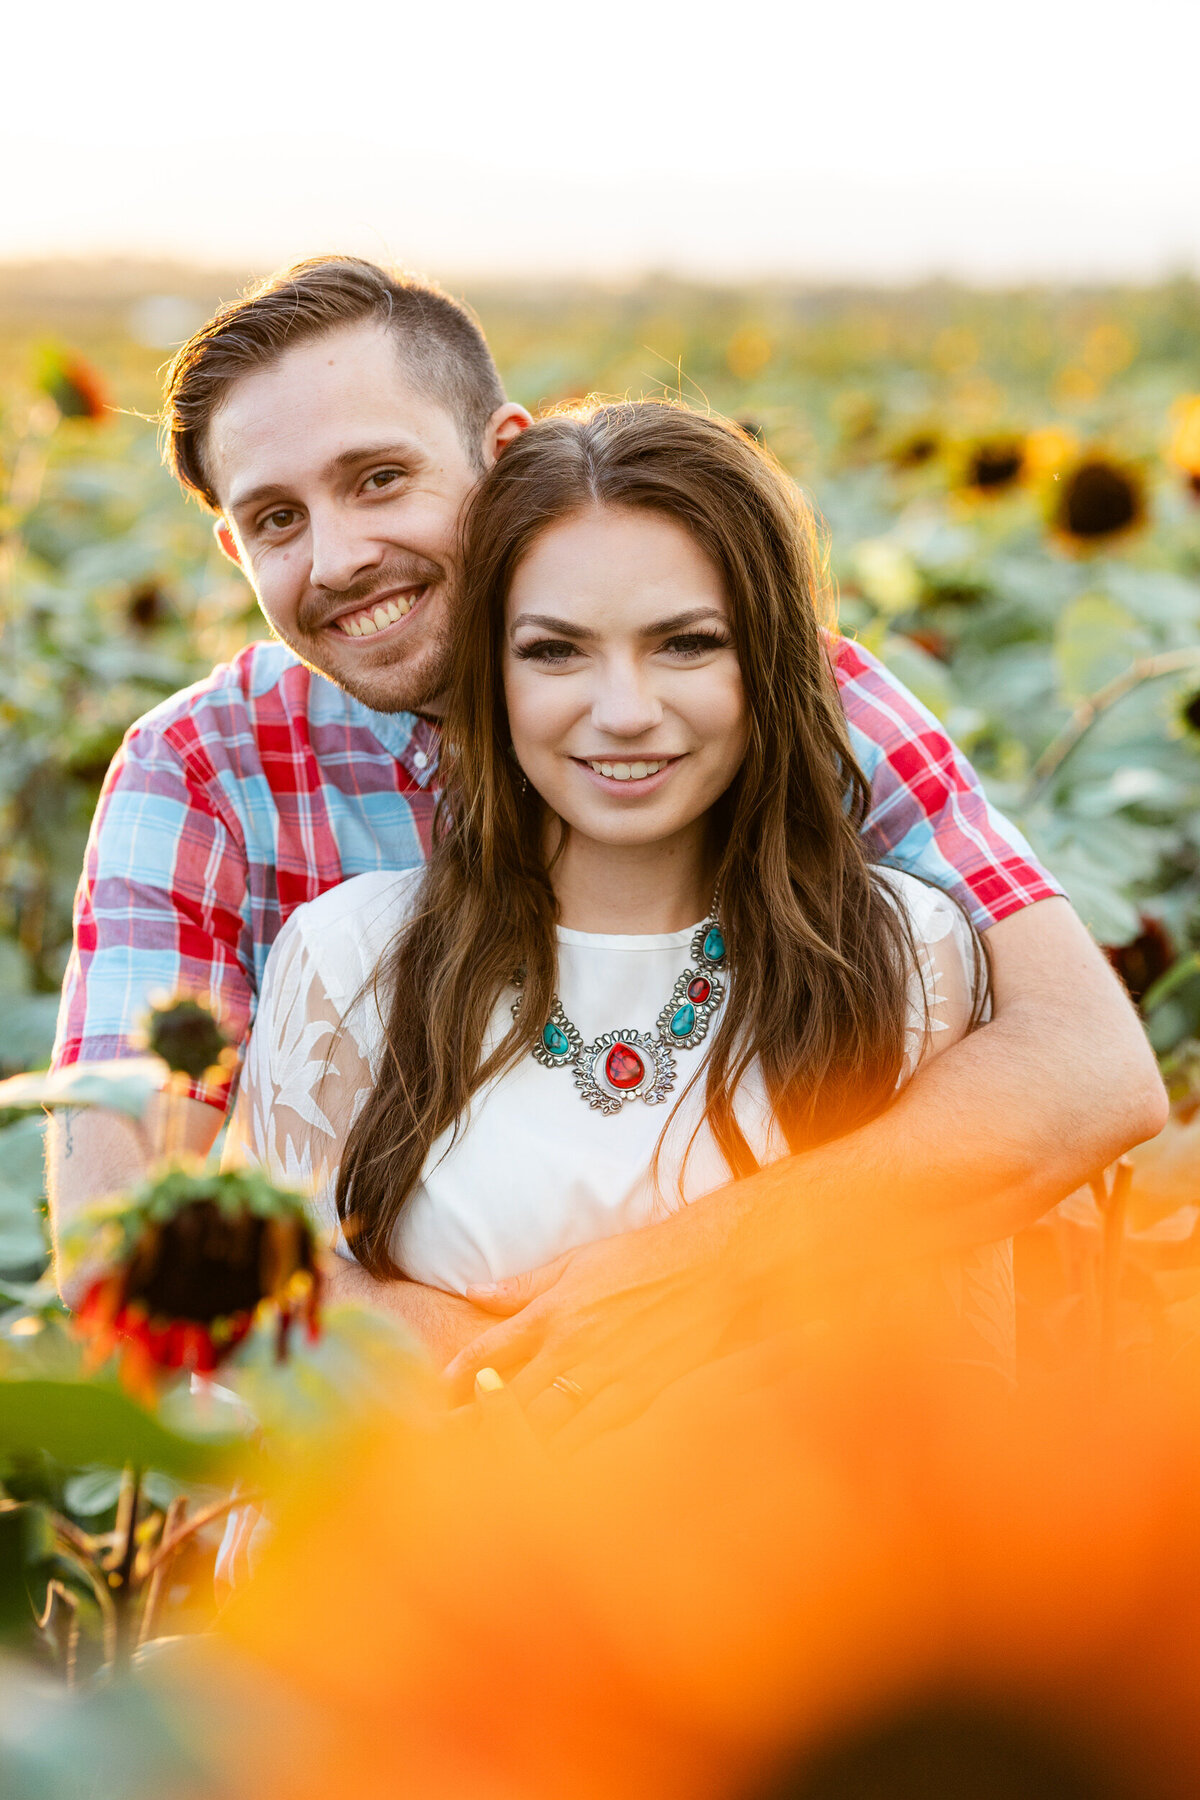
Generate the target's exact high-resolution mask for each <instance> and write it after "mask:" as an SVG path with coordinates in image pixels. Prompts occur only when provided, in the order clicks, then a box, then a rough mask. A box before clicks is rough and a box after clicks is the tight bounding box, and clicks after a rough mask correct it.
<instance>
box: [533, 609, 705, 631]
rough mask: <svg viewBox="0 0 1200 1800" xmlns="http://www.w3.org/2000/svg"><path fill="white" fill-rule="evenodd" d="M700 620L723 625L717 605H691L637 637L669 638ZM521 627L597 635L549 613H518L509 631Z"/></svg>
mask: <svg viewBox="0 0 1200 1800" xmlns="http://www.w3.org/2000/svg"><path fill="white" fill-rule="evenodd" d="M704 619H720V621H721V623H722V624H724V623H725V614H724V613H723V612H722V611H721V609H720V607H719V606H695V607H693V608H692V609H691V611H690V612H681V613H673V614H672V615H671V617H670V618H669V619H656V620H655V621H654V623H653V624H652V625H646V626H643V628H642V630H641V631H640V632H639V634H638V635H639V636H640V637H648V638H651V637H669V636H670V635H671V633H672V632H673V631H685V630H686V629H687V627H688V626H689V625H699V624H700V622H701V621H702V620H704ZM522 625H534V626H536V627H537V629H538V630H539V631H555V632H557V633H558V635H559V636H560V637H569V638H594V637H595V636H596V635H597V634H596V633H595V632H594V631H592V630H591V629H590V627H589V626H587V625H578V624H576V623H575V622H574V621H573V620H571V619H556V618H554V617H553V616H552V615H551V614H550V613H518V614H517V616H516V618H515V619H514V620H513V622H512V624H511V625H510V626H509V628H508V629H509V632H510V633H512V632H514V631H517V630H519V628H520V627H521V626H522Z"/></svg>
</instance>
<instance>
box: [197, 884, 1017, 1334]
mask: <svg viewBox="0 0 1200 1800" xmlns="http://www.w3.org/2000/svg"><path fill="white" fill-rule="evenodd" d="M421 873H422V871H420V870H419V869H418V870H410V871H408V872H407V873H405V874H400V875H397V874H392V873H375V874H369V875H359V876H355V877H353V878H352V879H351V880H349V881H345V882H343V883H342V884H341V885H340V886H338V887H336V888H333V889H331V890H330V891H329V892H328V893H326V894H323V895H322V896H321V897H320V898H319V899H317V900H314V901H311V902H310V903H309V904H307V905H305V906H300V907H298V908H297V909H296V911H295V912H294V913H293V914H292V915H291V917H290V918H289V920H288V922H287V924H286V925H285V926H284V928H283V930H282V931H281V932H280V934H279V937H278V939H277V940H276V942H275V944H274V946H273V948H272V950H271V954H270V957H269V959H268V961H267V966H266V970H265V973H264V978H263V984H262V991H261V996H260V999H259V1006H258V1015H257V1020H256V1023H255V1027H254V1030H253V1032H252V1034H251V1038H250V1043H249V1047H248V1050H247V1055H246V1063H245V1067H244V1069H243V1071H242V1077H241V1084H240V1088H239V1093H238V1101H237V1107H236V1110H235V1114H234V1120H233V1125H232V1128H231V1134H230V1136H231V1145H232V1149H231V1154H232V1155H233V1156H235V1157H237V1156H240V1157H242V1158H243V1159H248V1160H250V1161H253V1162H256V1163H259V1164H261V1165H263V1166H264V1167H265V1168H267V1169H268V1170H269V1171H270V1173H271V1174H272V1176H273V1177H274V1178H275V1179H276V1180H279V1181H281V1182H286V1183H288V1184H290V1185H293V1186H296V1185H299V1186H302V1187H305V1188H308V1189H310V1190H311V1191H312V1192H313V1195H314V1203H315V1206H316V1209H317V1212H318V1215H319V1217H320V1219H321V1221H322V1222H323V1224H324V1225H325V1226H326V1227H327V1229H328V1230H329V1232H330V1234H331V1235H332V1236H333V1239H334V1242H335V1247H336V1248H337V1249H338V1250H339V1252H340V1253H341V1254H343V1255H348V1254H349V1252H348V1250H347V1248H346V1245H345V1241H344V1239H343V1238H342V1235H341V1232H340V1228H339V1227H338V1223H337V1218H336V1212H335V1208H334V1192H335V1187H336V1174H337V1163H338V1156H339V1152H340V1147H341V1145H342V1143H343V1142H344V1141H345V1137H346V1134H347V1132H348V1130H349V1128H350V1125H351V1124H352V1123H353V1120H354V1119H355V1117H356V1116H357V1114H358V1112H359V1110H360V1108H361V1107H362V1105H363V1103H364V1101H365V1100H366V1098H367V1095H368V1093H369V1091H370V1089H371V1086H372V1085H373V1082H374V1079H375V1075H376V1072H377V1070H378V1068H379V1067H380V1058H381V1053H382V1050H383V1044H384V1032H383V1022H382V1019H381V1015H380V1005H381V1004H382V1006H383V1007H384V1009H385V1011H386V996H381V997H380V1000H379V1001H377V1000H376V998H375V995H374V993H373V991H371V990H369V991H368V993H367V995H366V997H365V998H362V997H361V995H362V990H363V985H364V983H365V982H369V980H370V977H371V976H372V974H373V972H374V971H375V970H376V968H377V967H378V965H379V963H380V960H381V958H382V957H383V955H384V953H385V952H386V950H387V948H388V946H389V944H390V943H391V941H392V939H393V937H394V935H395V933H396V931H397V930H398V928H399V927H400V926H401V925H402V924H403V923H404V921H405V919H406V917H407V916H408V912H409V908H410V905H411V901H412V897H413V895H414V893H415V891H416V886H417V884H418V883H419V881H420V879H421ZM885 874H886V876H887V880H888V882H889V885H890V888H891V890H892V893H893V894H894V896H895V898H896V900H897V903H898V904H901V905H903V906H904V907H905V908H906V909H907V911H908V914H909V918H910V920H911V923H912V927H913V937H914V941H915V943H916V944H917V946H918V950H919V967H918V968H916V969H914V970H913V972H912V975H911V978H910V982H909V1031H908V1044H907V1053H906V1058H905V1067H904V1070H903V1073H902V1075H901V1078H900V1079H901V1082H903V1081H906V1080H907V1079H908V1077H909V1076H910V1075H911V1074H912V1072H913V1069H914V1068H915V1067H916V1066H917V1064H918V1063H919V1062H920V1061H922V1060H923V1059H925V1058H927V1057H929V1056H932V1055H935V1054H937V1052H938V1051H939V1050H940V1049H943V1048H945V1047H946V1046H948V1045H949V1044H952V1043H954V1042H956V1041H957V1040H958V1039H959V1038H960V1037H961V1036H962V1035H963V1033H964V1031H965V1030H966V1027H967V1024H968V1021H969V1018H970V1013H971V981H970V970H971V967H972V951H971V938H970V933H969V929H968V927H967V925H966V922H965V920H964V919H963V916H962V914H961V912H960V911H959V909H958V907H957V906H955V905H954V903H953V902H952V901H951V900H949V899H948V898H947V897H946V896H945V895H944V894H942V893H940V892H939V891H938V890H936V889H934V888H930V887H928V886H926V885H925V884H924V883H923V882H920V881H917V880H916V879H915V878H914V877H912V876H910V875H905V874H901V873H899V872H897V871H894V870H887V871H885ZM694 930H695V927H694V926H689V927H688V929H687V930H686V931H675V932H666V933H662V934H659V935H655V936H645V937H615V936H607V935H601V934H597V933H592V932H581V931H570V930H567V929H565V928H563V927H560V928H559V930H558V956H559V980H558V991H559V995H560V997H561V1000H562V1005H563V1010H564V1011H565V1013H566V1014H567V1017H568V1018H569V1019H570V1020H571V1021H572V1022H573V1023H574V1024H575V1025H576V1026H577V1027H578V1029H579V1031H580V1032H581V1034H582V1036H583V1041H584V1043H585V1044H586V1043H589V1042H591V1041H592V1040H593V1039H594V1038H596V1037H598V1036H600V1035H601V1034H602V1033H604V1032H608V1031H614V1030H621V1031H627V1030H639V1031H649V1032H650V1033H651V1034H653V1032H654V1029H655V1021H656V1019H657V1017H658V1014H659V1012H660V1010H661V1009H662V1007H663V1006H664V1004H665V1002H666V1000H667V998H668V997H669V995H670V994H671V991H672V989H673V987H674V985H675V982H676V980H677V979H678V977H679V976H680V974H681V973H682V971H683V970H684V968H685V967H687V966H689V963H690V960H691V959H690V955H689V952H690V946H691V940H692V935H693V932H694ZM515 998H516V992H515V990H513V991H511V992H509V993H506V994H504V995H503V996H502V997H501V999H500V1001H499V1002H498V1004H497V1007H496V1010H495V1013H494V1015H493V1018H492V1022H491V1025H490V1027H489V1038H488V1042H487V1044H486V1045H485V1054H486V1051H487V1050H488V1049H490V1048H491V1047H492V1046H493V1045H494V1044H495V1043H496V1042H498V1041H499V1039H500V1037H501V1036H502V1035H503V1034H504V1032H505V1031H506V1030H507V1029H508V1026H509V1023H510V1019H511V1007H512V1003H513V1000H514V999H515ZM927 1002H928V1020H929V1029H928V1030H927V1029H926V1003H927ZM718 1017H719V1015H718ZM343 1022H344V1029H343V1030H342V1031H341V1033H340V1034H339V1032H338V1026H339V1025H340V1024H343ZM716 1023H717V1020H716V1018H714V1020H713V1024H712V1026H711V1027H710V1032H709V1036H708V1037H707V1038H706V1039H705V1040H704V1041H703V1042H702V1043H700V1044H698V1045H696V1046H695V1047H694V1048H693V1049H691V1050H679V1049H676V1050H674V1052H673V1055H674V1058H675V1065H676V1086H675V1090H674V1092H673V1093H672V1094H671V1095H670V1097H669V1098H668V1100H667V1102H666V1104H664V1105H658V1106H648V1105H646V1104H645V1103H644V1102H643V1101H641V1100H636V1099H635V1100H631V1101H627V1102H626V1103H625V1104H623V1105H622V1107H621V1109H620V1111H619V1112H618V1113H616V1114H613V1115H606V1114H604V1113H602V1112H600V1111H596V1110H593V1109H592V1108H590V1107H589V1106H588V1105H587V1103H586V1101H585V1100H584V1099H583V1098H582V1097H581V1096H580V1094H579V1092H578V1090H577V1088H576V1086H575V1083H574V1080H573V1076H572V1072H571V1070H570V1069H569V1068H553V1069H550V1068H544V1067H542V1066H541V1065H540V1064H539V1063H537V1062H535V1061H534V1059H533V1058H532V1056H523V1057H522V1058H521V1059H520V1061H519V1062H518V1063H517V1064H516V1066H515V1067H513V1068H511V1069H509V1070H507V1071H506V1072H505V1073H504V1074H502V1075H501V1076H499V1077H498V1078H497V1079H496V1080H494V1081H492V1082H491V1083H489V1084H488V1085H487V1086H486V1087H485V1088H483V1089H481V1090H480V1092H479V1093H478V1094H476V1095H475V1097H474V1099H473V1101H472V1103H471V1107H470V1112H469V1115H468V1117H467V1118H466V1120H465V1121H463V1123H462V1124H461V1126H460V1129H459V1131H458V1133H457V1135H455V1134H453V1133H451V1132H446V1133H445V1134H443V1136H442V1137H441V1138H439V1140H438V1141H437V1143H436V1144H435V1145H434V1148H433V1151H432V1153H431V1155H430V1157H429V1160H428V1162H427V1164H426V1168H425V1172H424V1176H423V1179H422V1182H421V1185H420V1186H419V1188H418V1189H417V1191H416V1193H415V1194H414V1195H413V1196H412V1197H411V1199H410V1200H409V1202H408V1204H407V1206H406V1207H405V1209H404V1212H403V1214H402V1217H401V1219H400V1222H399V1224H398V1226H397V1228H396V1233H395V1237H394V1239H393V1243H392V1255H393V1257H394V1259H395V1261H396V1262H397V1264H398V1265H399V1267H400V1268H402V1269H403V1270H404V1271H405V1273H406V1274H407V1275H408V1276H410V1277H411V1278H412V1279H414V1280H417V1281H421V1282H424V1283H426V1284H428V1285H431V1286H434V1287H440V1288H443V1289H446V1290H448V1291H450V1292H456V1293H462V1292H464V1291H465V1289H466V1288H467V1286H468V1284H470V1283H472V1282H487V1281H496V1280H499V1279H501V1278H503V1277H505V1276H508V1275H515V1274H520V1273H522V1272H523V1271H525V1270H527V1269H531V1268H536V1267H538V1266H539V1265H541V1264H542V1263H545V1262H549V1261H550V1260H551V1259H552V1258H553V1257H555V1256H558V1255H560V1254H561V1253H562V1252H563V1251H565V1250H570V1249H573V1248H575V1247H576V1246H578V1245H580V1244H585V1243H589V1242H591V1241H593V1240H594V1239H597V1238H602V1237H610V1236H613V1235H615V1234H616V1233H618V1232H623V1231H629V1230H632V1229H634V1228H636V1227H637V1226H640V1225H645V1224H647V1223H649V1222H650V1221H651V1220H652V1219H654V1218H655V1217H661V1216H662V1214H663V1213H664V1212H667V1211H670V1210H673V1209H674V1208H675V1207H677V1206H679V1205H680V1204H682V1203H684V1202H687V1201H690V1200H693V1199H695V1198H696V1197H697V1196H698V1195H700V1194H704V1193H708V1192H710V1191H711V1190H712V1189H713V1188H717V1187H720V1186H722V1185H723V1184H724V1183H725V1182H727V1181H728V1180H729V1179H730V1175H729V1170H728V1168H727V1166H726V1164H725V1162H724V1159H723V1158H722V1156H721V1154H720V1152H719V1150H718V1149H717V1146H716V1143H715V1141H714V1140H713V1138H712V1136H711V1133H710V1132H709V1130H708V1128H707V1126H706V1125H705V1124H703V1122H702V1118H701V1115H702V1113H703V1087H704V1083H703V1079H701V1080H700V1081H699V1082H697V1083H696V1085H695V1087H694V1088H693V1089H692V1091H691V1092H690V1093H689V1094H688V1095H687V1096H686V1098H685V1099H684V1100H683V1102H682V1103H681V1104H680V1105H679V1106H678V1107H676V1106H675V1102H676V1101H677V1100H678V1098H679V1096H680V1094H681V1093H682V1092H683V1090H684V1089H685V1088H686V1087H687V1085H688V1083H689V1081H690V1080H691V1077H692V1076H693V1075H694V1074H695V1073H696V1071H697V1070H698V1069H700V1068H702V1066H703V1062H704V1058H705V1055H706V1053H707V1050H708V1047H709V1044H710V1043H711V1041H712V1034H713V1031H714V1030H715V1028H716ZM331 1052H332V1058H331ZM330 1058H331V1059H330ZM737 1117H738V1122H739V1124H740V1125H741V1127H742V1130H743V1131H744V1133H745V1135H746V1139H747V1141H748V1143H749V1144H750V1147H751V1149H752V1150H753V1151H754V1153H755V1155H756V1156H757V1158H758V1160H759V1161H760V1162H761V1163H767V1162H771V1161H774V1160H776V1159H778V1158H779V1157H781V1156H784V1155H786V1154H787V1145H786V1142H785V1140H784V1139H783V1137H782V1134H781V1133H780V1132H779V1130H778V1128H777V1126H776V1124H775V1122H774V1120H773V1118H772V1116H771V1111H770V1107H769V1105H768V1103H767V1099H766V1094H765V1091H764V1089H763V1086H762V1083H761V1080H760V1079H759V1078H758V1077H757V1074H756V1073H755V1072H753V1071H752V1072H751V1074H750V1075H749V1076H748V1077H747V1079H746V1080H745V1081H744V1082H743V1083H742V1086H741V1089H740V1090H739V1094H738V1097H737ZM698 1121H699V1122H700V1130H699V1132H698V1134H697V1135H696V1138H695V1141H694V1143H692V1145H691V1149H690V1151H688V1149H687V1146H688V1143H689V1140H690V1139H691V1138H692V1134H693V1131H694V1130H695V1128H696V1125H697V1123H698ZM664 1128H665V1135H664ZM660 1137H662V1140H663V1142H662V1148H661V1151H660V1154H659V1159H658V1180H657V1188H656V1186H655V1184H654V1182H653V1181H652V1179H651V1174H650V1170H651V1163H652V1160H653V1156H654V1150H655V1146H656V1145H657V1144H658V1142H659V1139H660ZM685 1152H686V1156H685ZM989 1248H990V1249H991V1250H992V1251H994V1252H997V1253H998V1252H999V1251H1000V1250H1001V1248H1002V1247H1000V1246H992V1247H989ZM994 1260H995V1259H994V1257H993V1258H992V1259H991V1263H994ZM991 1263H989V1269H990V1268H991ZM956 1266H958V1267H961V1259H959V1260H958V1263H957V1265H956ZM993 1273H994V1271H993ZM985 1285H988V1286H990V1285H992V1274H990V1273H989V1274H988V1275H987V1277H986V1281H985ZM1005 1305H1007V1307H1008V1308H1009V1309H1011V1283H1010V1282H1009V1285H1008V1300H1007V1302H1005V1303H1003V1304H1002V1305H1001V1308H1000V1311H1001V1313H1003V1312H1004V1311H1005ZM989 1310H991V1309H990V1308H989ZM988 1335H989V1336H990V1335H992V1334H991V1333H990V1332H989V1334H988Z"/></svg>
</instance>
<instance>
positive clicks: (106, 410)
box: [38, 349, 113, 422]
mask: <svg viewBox="0 0 1200 1800" xmlns="http://www.w3.org/2000/svg"><path fill="white" fill-rule="evenodd" d="M38 387H39V388H40V389H41V391H42V392H43V393H44V394H48V395H49V397H50V399H51V400H53V402H54V404H55V406H57V408H58V410H59V413H60V414H61V416H62V417H63V418H64V419H90V420H92V421H93V422H98V421H101V420H105V419H107V418H108V416H109V414H110V413H111V412H112V410H113V408H112V401H111V398H110V396H109V391H108V387H107V384H106V383H105V380H104V377H103V376H102V375H101V374H100V372H99V370H98V369H94V368H93V367H92V365H91V364H90V363H88V362H85V361H84V359H83V358H82V357H81V356H76V355H75V354H74V353H73V352H72V351H69V350H58V349H47V350H45V351H43V353H42V356H41V358H40V363H39V368H38Z"/></svg>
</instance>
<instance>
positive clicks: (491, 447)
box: [483, 400, 533, 468]
mask: <svg viewBox="0 0 1200 1800" xmlns="http://www.w3.org/2000/svg"><path fill="white" fill-rule="evenodd" d="M532 424H533V420H532V419H531V418H530V416H529V414H528V413H527V412H526V411H525V408H524V407H523V406H518V405H517V404H516V402H515V401H513V400H507V401H505V403H504V405H503V406H498V407H497V408H496V410H495V412H494V413H493V414H492V416H491V418H490V419H489V420H488V422H487V430H486V432H485V433H484V439H483V450H484V460H485V461H486V463H487V464H488V467H489V468H490V467H491V465H492V463H494V462H495V460H496V458H497V457H498V456H499V454H500V452H501V451H502V450H503V448H504V446H505V445H506V444H511V443H512V441H513V439H514V438H515V437H520V435H521V433H522V432H523V431H524V430H525V427H526V426H527V425H532Z"/></svg>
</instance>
